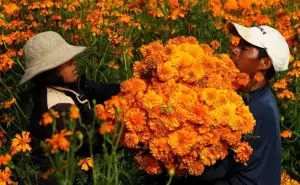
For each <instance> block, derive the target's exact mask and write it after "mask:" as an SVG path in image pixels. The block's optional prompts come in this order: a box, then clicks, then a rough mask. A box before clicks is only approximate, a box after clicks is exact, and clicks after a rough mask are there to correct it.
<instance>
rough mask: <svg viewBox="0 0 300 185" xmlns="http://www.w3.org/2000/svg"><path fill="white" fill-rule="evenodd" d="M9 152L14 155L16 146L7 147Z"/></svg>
mask: <svg viewBox="0 0 300 185" xmlns="http://www.w3.org/2000/svg"><path fill="white" fill-rule="evenodd" d="M9 153H10V155H12V156H13V155H15V154H16V153H18V151H17V147H16V146H11V147H10V149H9Z"/></svg>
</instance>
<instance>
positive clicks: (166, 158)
mask: <svg viewBox="0 0 300 185" xmlns="http://www.w3.org/2000/svg"><path fill="white" fill-rule="evenodd" d="M149 148H150V152H151V154H152V155H153V157H155V158H156V159H157V160H160V161H163V162H164V163H169V162H173V160H174V156H173V155H172V152H171V148H170V146H169V144H168V139H167V138H154V139H152V140H151V141H150V145H149Z"/></svg>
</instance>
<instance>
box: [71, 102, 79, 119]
mask: <svg viewBox="0 0 300 185" xmlns="http://www.w3.org/2000/svg"><path fill="white" fill-rule="evenodd" d="M79 116H80V114H79V108H78V107H77V106H76V105H71V108H70V112H69V117H70V118H71V119H78V118H79Z"/></svg>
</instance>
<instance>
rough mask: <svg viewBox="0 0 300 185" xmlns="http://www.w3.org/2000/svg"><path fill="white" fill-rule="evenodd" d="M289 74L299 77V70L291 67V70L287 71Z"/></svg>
mask: <svg viewBox="0 0 300 185" xmlns="http://www.w3.org/2000/svg"><path fill="white" fill-rule="evenodd" d="M287 74H288V75H290V76H294V77H297V78H298V77H300V70H299V69H292V70H291V71H289V72H288V73H287Z"/></svg>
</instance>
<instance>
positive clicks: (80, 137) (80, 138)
mask: <svg viewBox="0 0 300 185" xmlns="http://www.w3.org/2000/svg"><path fill="white" fill-rule="evenodd" d="M75 134H76V136H77V138H78V139H79V140H80V141H82V140H83V137H84V136H83V134H82V132H80V131H76V133H75Z"/></svg>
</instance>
